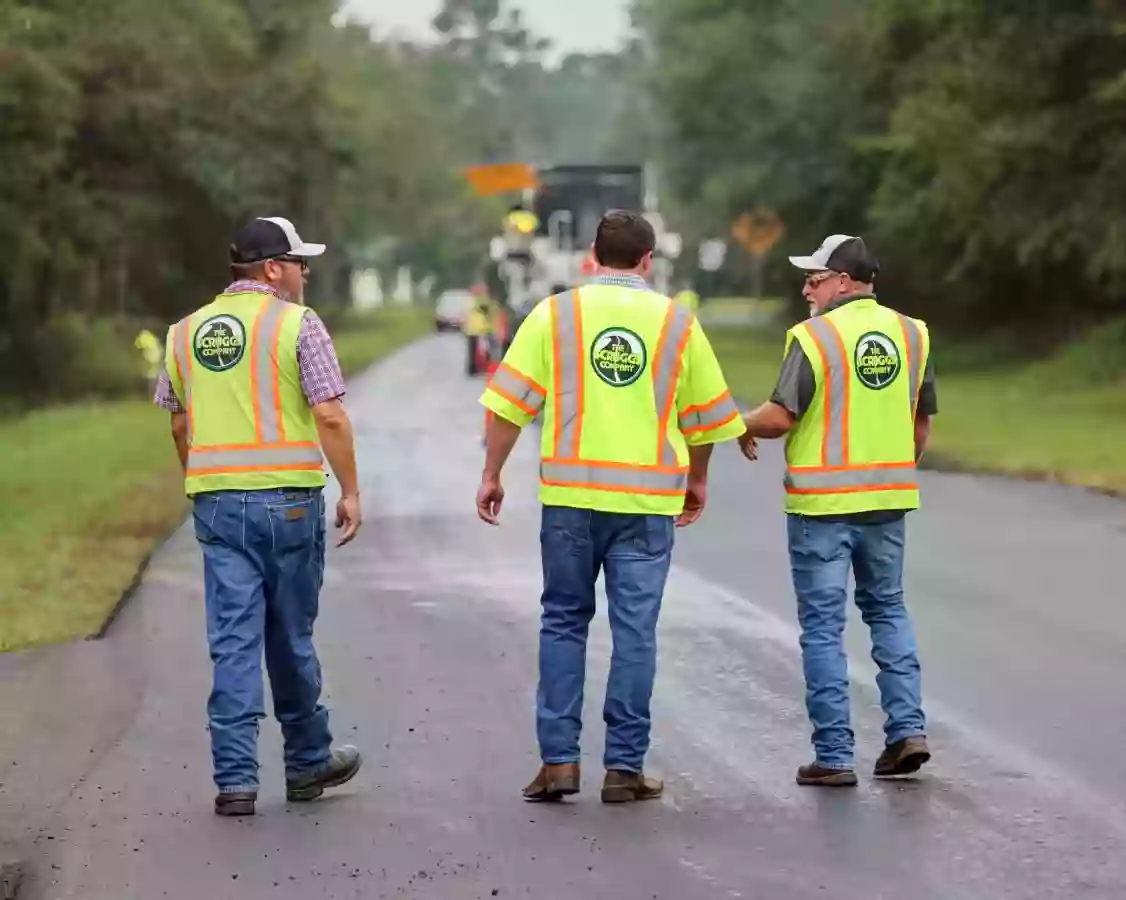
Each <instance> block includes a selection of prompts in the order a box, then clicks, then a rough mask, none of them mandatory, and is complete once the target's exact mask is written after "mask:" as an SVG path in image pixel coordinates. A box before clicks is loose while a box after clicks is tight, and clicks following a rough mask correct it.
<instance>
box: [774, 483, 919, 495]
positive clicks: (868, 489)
mask: <svg viewBox="0 0 1126 900" xmlns="http://www.w3.org/2000/svg"><path fill="white" fill-rule="evenodd" d="M918 489H919V485H918V484H917V483H915V482H911V483H910V484H880V485H871V486H863V485H856V486H853V487H839V488H791V487H788V488H786V493H787V494H797V495H799V496H806V495H810V494H875V493H878V492H882V491H917V490H918Z"/></svg>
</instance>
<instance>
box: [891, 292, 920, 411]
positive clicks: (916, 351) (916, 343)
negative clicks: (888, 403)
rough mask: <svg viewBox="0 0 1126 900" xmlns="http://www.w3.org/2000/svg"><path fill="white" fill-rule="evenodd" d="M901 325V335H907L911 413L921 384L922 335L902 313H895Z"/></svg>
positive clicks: (916, 402) (916, 401)
mask: <svg viewBox="0 0 1126 900" xmlns="http://www.w3.org/2000/svg"><path fill="white" fill-rule="evenodd" d="M896 315H898V316H899V321H900V323H902V325H903V333H904V334H905V335H907V353H908V356H909V357H910V359H909V360H908V366H909V369H910V373H911V411H912V412H914V410H915V406H916V404H918V402H919V389H920V388H921V387H922V384H923V335H922V332H920V331H919V326H918V325H916V324H915V323H914V321H913V320H912V319H910V318H908V317H907V316H905V315H903V314H902V313H897V314H896Z"/></svg>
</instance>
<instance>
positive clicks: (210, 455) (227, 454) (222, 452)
mask: <svg viewBox="0 0 1126 900" xmlns="http://www.w3.org/2000/svg"><path fill="white" fill-rule="evenodd" d="M321 464H322V456H321V450H320V447H318V446H317V445H316V444H313V445H309V444H282V445H275V446H259V447H240V448H237V449H235V448H217V447H208V448H204V449H199V450H197V449H195V448H194V447H193V448H192V450H191V452H190V453H189V455H188V474H189V475H199V474H200V472H201V470H203V469H207V470H213V469H228V470H235V469H241V470H245V471H251V470H257V471H262V470H265V469H282V470H288V469H292V468H298V469H315V468H319V467H320V466H321Z"/></svg>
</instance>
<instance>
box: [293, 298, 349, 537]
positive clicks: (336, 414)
mask: <svg viewBox="0 0 1126 900" xmlns="http://www.w3.org/2000/svg"><path fill="white" fill-rule="evenodd" d="M297 364H298V368H299V370H300V373H301V389H302V391H303V392H304V394H305V399H306V400H307V401H308V403H309V407H310V409H312V411H313V420H314V421H315V422H316V424H317V436H318V438H320V442H321V449H323V450H324V455H325V458H326V459H327V460H328V464H329V466H330V467H331V469H332V473H333V474H334V475H335V476H336V480H337V481H338V482H340V501H339V502H338V503H337V504H336V527H337V528H343V529H344V531H343V533H342V534H341V536H340V540H339V541H338V542H337V546H338V547H343V546H344V545H345V544H347V543H349V542H351V541H352V540H353V539H354V538H355V537H356V533H357V532H358V531H359V530H360V525H361V524H363V513H362V512H361V510H360V485H359V478H358V477H357V475H356V449H355V440H354V438H353V434H352V420H351V419H350V418H349V417H348V412H347V411H346V410H345V409H344V403H343V402H342V401H341V399H340V398H341V397H343V396H344V393H345V386H344V374H343V373H342V372H341V371H340V361H339V360H338V359H337V357H336V348H335V347H334V346H333V343H332V337H331V336H330V335H329V333H328V329H327V328H325V325H324V322H322V321H321V319H320V317H319V316H318V315H317V314H316V313H314V312H313V311H312V310H306V312H305V315H304V318H303V319H302V321H301V330H300V331H299V332H298V336H297Z"/></svg>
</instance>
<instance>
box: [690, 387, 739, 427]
mask: <svg viewBox="0 0 1126 900" xmlns="http://www.w3.org/2000/svg"><path fill="white" fill-rule="evenodd" d="M738 415H739V407H737V406H736V405H735V401H734V400H733V399H732V398H731V393H730V391H724V392H723V393H722V394H720V395H719V396H718V397H716V398H715V399H714V400H713V401H712V402H711V403H705V404H704V405H703V406H690V407H689V408H688V409H686V410H685V411H684V412H682V413H681V414H680V430H681V431H682V432H683V433H684V434H698V433H700V432H702V431H714V430H715V429H716V428H721V427H722V426H724V425H726V424H727V423H728V422H730V421H732V420H733V419H734V418H736V417H737V416H738Z"/></svg>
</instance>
